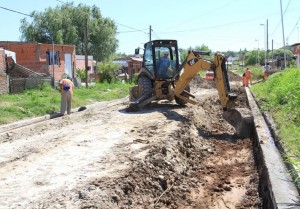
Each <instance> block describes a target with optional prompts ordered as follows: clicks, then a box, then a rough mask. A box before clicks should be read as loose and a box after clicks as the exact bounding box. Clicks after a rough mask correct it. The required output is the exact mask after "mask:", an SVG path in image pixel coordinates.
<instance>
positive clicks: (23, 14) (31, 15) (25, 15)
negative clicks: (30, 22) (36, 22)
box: [0, 6, 32, 17]
mask: <svg viewBox="0 0 300 209" xmlns="http://www.w3.org/2000/svg"><path fill="white" fill-rule="evenodd" d="M0 8H1V9H5V10H8V11H10V12H15V13H18V14H21V15H25V16H28V17H32V15H29V14H25V13H22V12H18V11H15V10H12V9H8V8H5V7H1V6H0Z"/></svg>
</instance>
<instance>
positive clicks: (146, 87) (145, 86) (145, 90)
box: [138, 76, 153, 96]
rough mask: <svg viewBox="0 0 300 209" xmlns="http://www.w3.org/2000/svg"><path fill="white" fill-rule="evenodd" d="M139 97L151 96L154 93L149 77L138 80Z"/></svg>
mask: <svg viewBox="0 0 300 209" xmlns="http://www.w3.org/2000/svg"><path fill="white" fill-rule="evenodd" d="M138 91H139V96H142V95H148V94H149V95H150V94H152V92H153V87H152V82H151V80H150V79H149V78H148V77H147V76H141V77H139V79H138Z"/></svg>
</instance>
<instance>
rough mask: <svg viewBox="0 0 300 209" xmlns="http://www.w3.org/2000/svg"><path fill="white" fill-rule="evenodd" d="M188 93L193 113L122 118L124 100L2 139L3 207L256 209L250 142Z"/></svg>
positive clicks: (154, 109) (203, 98) (204, 93)
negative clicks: (238, 136)
mask: <svg viewBox="0 0 300 209" xmlns="http://www.w3.org/2000/svg"><path fill="white" fill-rule="evenodd" d="M196 81H197V82H196ZM199 82H200V83H199ZM192 84H193V85H192V93H195V95H196V99H197V100H198V101H199V103H198V104H197V105H194V106H193V105H187V106H186V107H179V106H177V105H176V104H175V103H171V104H170V103H164V102H161V103H159V104H157V103H154V104H151V105H150V106H149V107H147V108H145V109H144V110H142V111H140V112H136V113H127V112H125V111H124V108H125V107H126V102H127V99H124V100H117V101H113V102H108V103H105V102H103V103H98V104H94V105H93V106H90V107H89V108H88V109H87V110H85V111H82V112H76V113H73V114H71V115H69V116H64V117H61V118H56V119H51V120H48V121H44V122H41V123H38V124H35V125H30V126H26V127H23V128H19V129H15V130H12V131H9V132H6V133H1V134H0V150H1V154H0V208H1V209H8V208H9V209H12V208H13V209H15V208H17V209H19V208H20V209H24V208H28V209H33V208H35V209H37V208H39V209H42V208H45V209H46V208H47V209H52V208H53V209H54V208H70V209H77V208H80V209H83V208H85V209H87V208H90V209H96V208H97V209H103V208H188V209H189V208H220V209H223V208H224V209H225V208H261V207H260V205H261V200H260V198H259V195H258V174H257V171H256V168H255V163H254V159H253V155H252V140H251V139H243V140H241V139H239V138H236V137H235V136H234V130H233V129H232V127H230V125H228V124H227V123H226V122H225V121H224V120H223V119H222V116H221V110H220V106H219V103H218V97H217V91H216V89H215V88H214V87H213V85H211V84H208V83H207V82H206V81H204V80H203V79H201V78H197V79H195V81H193V83H192ZM239 85H240V84H239V83H238V84H237V86H239ZM235 91H237V92H239V95H240V96H239V98H238V99H239V101H238V104H239V105H241V106H244V105H246V103H245V99H244V97H243V92H242V89H240V88H237V87H235ZM125 101H126V102H125Z"/></svg>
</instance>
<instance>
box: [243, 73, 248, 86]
mask: <svg viewBox="0 0 300 209" xmlns="http://www.w3.org/2000/svg"><path fill="white" fill-rule="evenodd" d="M242 82H243V86H246V84H247V78H246V73H243V76H242Z"/></svg>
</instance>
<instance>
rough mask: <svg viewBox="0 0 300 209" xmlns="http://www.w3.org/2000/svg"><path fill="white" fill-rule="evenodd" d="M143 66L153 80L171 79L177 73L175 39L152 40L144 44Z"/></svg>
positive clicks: (177, 58)
mask: <svg viewBox="0 0 300 209" xmlns="http://www.w3.org/2000/svg"><path fill="white" fill-rule="evenodd" d="M144 47H145V51H144V57H143V67H144V68H145V69H146V70H147V71H149V72H150V73H151V74H152V76H153V77H154V78H155V80H166V79H172V78H174V76H175V75H176V74H177V73H178V72H177V70H178V68H179V64H180V62H179V59H180V57H179V53H178V47H177V41H176V40H153V41H150V42H148V43H146V44H145V45H144Z"/></svg>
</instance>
